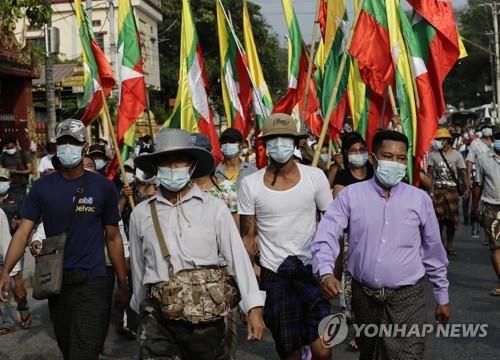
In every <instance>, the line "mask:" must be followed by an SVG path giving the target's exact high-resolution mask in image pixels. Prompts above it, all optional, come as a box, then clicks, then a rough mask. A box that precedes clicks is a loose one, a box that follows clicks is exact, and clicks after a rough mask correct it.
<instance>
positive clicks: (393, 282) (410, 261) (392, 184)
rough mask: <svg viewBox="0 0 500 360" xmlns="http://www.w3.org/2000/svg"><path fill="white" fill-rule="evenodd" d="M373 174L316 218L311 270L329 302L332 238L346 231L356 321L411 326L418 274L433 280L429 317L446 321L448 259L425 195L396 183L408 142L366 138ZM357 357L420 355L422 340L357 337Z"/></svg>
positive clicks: (396, 137) (382, 135)
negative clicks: (433, 307) (369, 141)
mask: <svg viewBox="0 0 500 360" xmlns="http://www.w3.org/2000/svg"><path fill="white" fill-rule="evenodd" d="M373 151H374V154H373V157H374V159H373V161H374V166H375V168H376V171H375V177H373V178H372V179H371V180H367V181H364V182H360V183H357V184H353V185H350V186H348V187H346V188H345V189H344V190H343V191H342V192H341V193H340V194H339V195H338V196H337V197H336V199H335V201H334V202H333V203H332V205H331V206H330V208H329V209H328V210H327V211H326V213H325V215H324V216H323V218H322V220H321V222H320V224H319V227H318V231H317V233H316V236H315V239H314V241H313V244H312V253H313V271H314V272H315V273H316V274H318V275H319V276H320V277H321V286H322V290H323V293H324V294H325V296H326V297H327V298H329V299H331V298H333V297H335V296H336V295H337V294H339V293H340V292H342V289H341V285H340V282H339V280H338V279H336V278H335V276H334V275H333V274H334V266H335V260H336V258H337V257H338V256H339V252H340V248H339V239H340V238H341V237H342V232H343V231H344V229H347V231H348V233H349V242H350V244H349V252H348V253H347V254H346V256H347V271H348V272H349V274H350V275H351V276H352V278H353V285H352V292H353V293H352V308H353V313H354V319H355V322H356V323H357V324H365V325H368V324H376V325H379V324H387V325H389V324H408V327H410V326H411V325H412V324H418V325H419V326H420V329H421V325H423V322H424V318H425V314H424V305H425V303H424V293H423V284H422V278H423V276H424V275H425V274H426V275H427V276H428V278H429V280H430V281H431V282H432V283H433V285H434V298H435V300H436V303H437V307H436V314H435V315H436V320H437V321H438V322H440V323H446V322H447V321H448V319H449V318H450V314H451V310H450V305H449V300H448V280H447V270H446V267H447V265H448V259H447V257H446V252H445V250H444V247H443V245H442V243H441V237H440V233H439V225H438V221H437V219H436V215H435V212H434V207H433V204H432V201H431V198H430V197H429V196H428V195H427V194H426V193H425V192H423V191H421V190H419V189H417V188H415V187H413V186H411V185H407V184H405V183H401V180H403V178H404V177H405V175H406V163H407V152H408V139H407V138H406V136H405V135H403V134H401V133H398V132H395V131H381V132H379V133H377V134H376V135H375V137H374V139H373ZM358 345H359V349H360V352H361V355H360V359H409V358H411V359H422V358H423V353H424V337H420V338H419V337H417V336H409V337H404V336H403V337H392V338H390V337H370V338H369V337H366V336H365V335H364V334H363V333H361V337H360V338H359V343H358Z"/></svg>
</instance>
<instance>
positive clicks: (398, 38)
mask: <svg viewBox="0 0 500 360" xmlns="http://www.w3.org/2000/svg"><path fill="white" fill-rule="evenodd" d="M386 14H387V25H388V30H389V43H390V46H391V55H392V61H393V65H394V68H395V83H396V89H395V90H396V94H395V95H396V97H397V99H398V103H399V116H400V119H401V127H402V132H403V133H404V134H405V135H406V137H407V138H408V153H407V155H408V178H409V181H410V183H412V182H413V155H414V152H413V146H414V143H415V142H414V140H415V137H414V135H416V126H417V109H416V100H415V88H414V80H415V79H414V78H413V71H412V64H411V61H410V54H409V51H408V48H407V44H406V42H405V38H404V37H403V32H402V30H401V28H402V27H405V26H406V27H407V28H408V27H409V26H410V24H409V21H408V18H407V17H406V14H405V13H404V11H403V9H402V7H401V6H400V5H399V0H386ZM417 66H418V65H417Z"/></svg>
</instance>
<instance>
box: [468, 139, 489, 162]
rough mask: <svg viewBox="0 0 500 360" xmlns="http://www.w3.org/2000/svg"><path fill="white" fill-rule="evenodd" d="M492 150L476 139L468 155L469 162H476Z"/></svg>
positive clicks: (471, 144)
mask: <svg viewBox="0 0 500 360" xmlns="http://www.w3.org/2000/svg"><path fill="white" fill-rule="evenodd" d="M489 150H490V147H489V146H488V145H486V144H485V143H484V142H483V141H482V140H481V139H474V140H472V142H471V143H470V146H469V153H468V154H467V159H466V160H467V161H470V162H473V163H475V162H476V159H477V158H478V157H479V156H480V155H481V154H484V153H486V152H488V151H489Z"/></svg>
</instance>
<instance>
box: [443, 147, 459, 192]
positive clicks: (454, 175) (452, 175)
mask: <svg viewBox="0 0 500 360" xmlns="http://www.w3.org/2000/svg"><path fill="white" fill-rule="evenodd" d="M439 154H440V155H441V157H442V158H443V160H444V163H445V164H446V167H447V168H448V171H449V172H450V174H451V177H452V178H453V181H454V182H455V184H456V185H457V186H460V183H459V182H458V179H457V175H456V174H455V172H454V171H453V169H452V168H451V166H450V164H448V161H447V160H446V158H445V157H444V155H443V152H442V151H441V150H439Z"/></svg>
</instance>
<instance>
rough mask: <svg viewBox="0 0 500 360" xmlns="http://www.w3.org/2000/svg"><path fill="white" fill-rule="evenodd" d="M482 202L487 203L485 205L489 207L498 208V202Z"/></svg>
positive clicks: (499, 205) (499, 207)
mask: <svg viewBox="0 0 500 360" xmlns="http://www.w3.org/2000/svg"><path fill="white" fill-rule="evenodd" d="M483 204H484V205H487V206H491V207H493V208H498V209H500V204H490V203H487V202H484V201H483Z"/></svg>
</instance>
